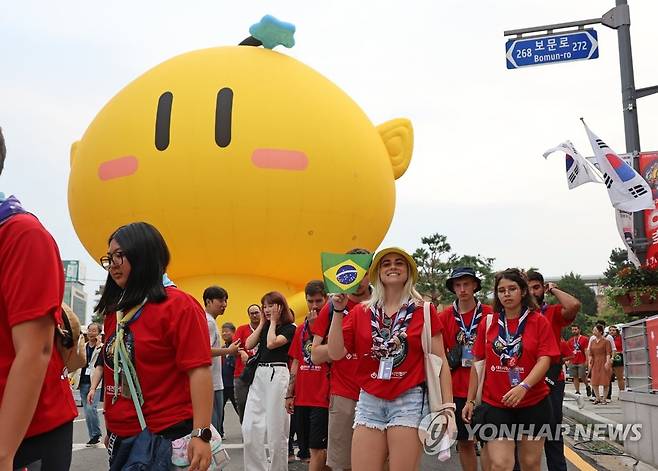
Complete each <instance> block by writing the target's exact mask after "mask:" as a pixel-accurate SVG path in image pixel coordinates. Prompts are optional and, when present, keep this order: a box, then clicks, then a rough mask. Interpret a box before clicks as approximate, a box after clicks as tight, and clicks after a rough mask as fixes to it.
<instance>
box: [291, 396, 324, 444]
mask: <svg viewBox="0 0 658 471" xmlns="http://www.w3.org/2000/svg"><path fill="white" fill-rule="evenodd" d="M295 417H296V418H297V437H298V438H299V439H300V440H301V441H302V443H304V444H305V445H307V446H308V448H309V449H313V450H325V449H326V448H327V435H328V430H329V409H327V408H326V407H311V406H295ZM300 448H301V447H300Z"/></svg>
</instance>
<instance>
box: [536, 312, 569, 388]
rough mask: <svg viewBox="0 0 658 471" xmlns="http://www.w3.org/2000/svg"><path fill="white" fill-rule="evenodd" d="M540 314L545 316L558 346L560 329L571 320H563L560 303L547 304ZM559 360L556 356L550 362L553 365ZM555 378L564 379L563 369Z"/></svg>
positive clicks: (560, 335)
mask: <svg viewBox="0 0 658 471" xmlns="http://www.w3.org/2000/svg"><path fill="white" fill-rule="evenodd" d="M542 314H543V315H544V316H545V317H546V320H548V323H549V324H550V325H551V330H552V331H553V337H554V338H555V343H556V345H557V346H558V348H559V346H560V339H561V338H562V329H563V328H564V327H566V326H568V325H569V324H571V322H572V321H566V320H564V317H562V304H547V305H546V308H545V309H544V311H543V312H542ZM559 362H560V361H559V358H556V359H553V361H552V362H551V364H552V365H555V364H556V363H559ZM557 379H558V381H564V371H560V375H559V376H558V378H557Z"/></svg>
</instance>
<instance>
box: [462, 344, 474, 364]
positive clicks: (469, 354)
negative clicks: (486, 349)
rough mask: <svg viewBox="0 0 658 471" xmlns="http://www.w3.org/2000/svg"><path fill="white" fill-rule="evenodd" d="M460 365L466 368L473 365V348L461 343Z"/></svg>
mask: <svg viewBox="0 0 658 471" xmlns="http://www.w3.org/2000/svg"><path fill="white" fill-rule="evenodd" d="M462 366H463V367H466V368H470V367H471V366H473V349H472V348H471V346H470V345H462Z"/></svg>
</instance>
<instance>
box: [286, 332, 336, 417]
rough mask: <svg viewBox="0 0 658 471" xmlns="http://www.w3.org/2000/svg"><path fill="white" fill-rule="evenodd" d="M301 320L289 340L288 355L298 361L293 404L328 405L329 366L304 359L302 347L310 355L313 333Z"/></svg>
mask: <svg viewBox="0 0 658 471" xmlns="http://www.w3.org/2000/svg"><path fill="white" fill-rule="evenodd" d="M305 324H306V323H305V322H302V323H301V324H300V325H298V326H297V329H295V336H294V337H293V339H292V342H290V350H288V355H289V356H290V358H294V359H295V360H297V361H298V362H299V368H298V369H297V379H296V380H295V405H296V406H309V407H329V367H328V366H327V364H326V363H323V364H321V365H314V364H313V363H312V362H307V361H306V360H305V359H304V354H303V353H302V348H303V349H305V350H306V352H308V358H309V360H310V357H311V345H312V344H313V334H312V333H311V331H310V329H305V328H304V325H305Z"/></svg>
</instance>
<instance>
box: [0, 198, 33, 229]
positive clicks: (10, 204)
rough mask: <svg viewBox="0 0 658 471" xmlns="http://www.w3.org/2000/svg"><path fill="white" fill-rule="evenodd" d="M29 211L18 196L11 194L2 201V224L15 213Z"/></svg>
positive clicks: (0, 222)
mask: <svg viewBox="0 0 658 471" xmlns="http://www.w3.org/2000/svg"><path fill="white" fill-rule="evenodd" d="M24 213H27V211H25V210H24V209H23V206H21V202H20V201H18V198H16V197H15V196H13V195H12V196H10V197H9V198H7V199H6V200H4V201H3V202H2V203H0V224H2V223H3V222H5V221H6V220H7V219H9V218H10V217H11V216H13V215H14V214H24Z"/></svg>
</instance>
